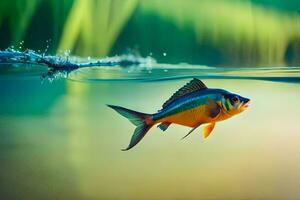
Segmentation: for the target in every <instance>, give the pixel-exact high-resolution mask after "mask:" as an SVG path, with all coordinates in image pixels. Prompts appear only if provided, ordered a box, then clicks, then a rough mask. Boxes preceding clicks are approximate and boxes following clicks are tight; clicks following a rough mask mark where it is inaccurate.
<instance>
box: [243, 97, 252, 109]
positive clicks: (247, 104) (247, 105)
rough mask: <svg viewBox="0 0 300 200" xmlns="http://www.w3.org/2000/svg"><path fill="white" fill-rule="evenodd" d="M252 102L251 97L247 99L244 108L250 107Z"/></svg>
mask: <svg viewBox="0 0 300 200" xmlns="http://www.w3.org/2000/svg"><path fill="white" fill-rule="evenodd" d="M250 103H251V100H250V99H249V100H248V101H245V102H244V103H243V104H244V105H243V108H244V109H246V108H248V107H249V105H250Z"/></svg>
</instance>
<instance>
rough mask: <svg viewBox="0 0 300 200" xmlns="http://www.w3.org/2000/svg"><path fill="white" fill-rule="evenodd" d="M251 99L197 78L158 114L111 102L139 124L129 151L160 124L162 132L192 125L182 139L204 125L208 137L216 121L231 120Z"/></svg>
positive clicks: (130, 119)
mask: <svg viewBox="0 0 300 200" xmlns="http://www.w3.org/2000/svg"><path fill="white" fill-rule="evenodd" d="M249 104H250V99H249V98H246V97H243V96H240V95H238V94H235V93H232V92H229V91H226V90H224V89H214V88H208V87H207V86H206V85H205V84H204V83H203V82H202V81H201V80H199V79H197V78H193V79H192V80H191V81H190V82H188V83H187V84H186V85H184V86H183V87H181V88H180V89H179V90H177V91H176V92H175V93H174V94H173V95H172V96H171V97H170V98H169V99H168V100H167V101H166V102H165V103H164V104H163V105H162V109H160V110H159V111H158V112H156V113H154V114H147V113H142V112H137V111H134V110H130V109H127V108H124V107H121V106H115V105H109V104H108V105H107V106H108V107H110V108H112V109H113V110H115V111H116V112H118V113H119V114H121V115H122V116H123V117H125V118H127V119H128V120H129V121H130V122H131V123H132V124H134V125H135V126H136V129H135V130H134V133H133V135H132V137H131V140H130V143H129V145H128V147H127V148H125V149H122V150H123V151H127V150H129V149H131V148H133V147H134V146H135V145H137V144H138V143H139V142H140V141H141V140H142V139H143V138H144V136H145V135H146V134H147V132H148V131H149V130H150V129H151V128H152V127H153V126H154V125H156V124H158V126H157V127H158V128H159V129H161V130H162V131H166V130H167V129H168V128H169V126H170V125H172V124H178V125H183V126H186V127H190V128H192V129H191V130H190V131H189V132H188V133H187V134H186V135H185V136H184V137H183V138H182V139H184V138H186V137H187V136H188V135H190V134H191V133H192V132H193V131H195V130H196V129H197V128H198V127H200V126H202V125H203V126H204V129H203V136H204V138H207V137H208V136H209V135H211V133H212V131H213V130H214V128H215V126H216V123H217V122H220V121H224V120H226V119H229V118H231V117H233V116H235V115H237V114H239V113H241V112H243V111H245V110H246V109H247V108H248V106H249Z"/></svg>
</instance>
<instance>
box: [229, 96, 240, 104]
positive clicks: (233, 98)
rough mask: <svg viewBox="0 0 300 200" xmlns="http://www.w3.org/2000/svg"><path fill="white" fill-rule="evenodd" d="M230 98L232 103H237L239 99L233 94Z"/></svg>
mask: <svg viewBox="0 0 300 200" xmlns="http://www.w3.org/2000/svg"><path fill="white" fill-rule="evenodd" d="M231 100H232V101H233V102H234V103H237V102H238V101H239V98H238V97H237V96H234V97H232V98H231Z"/></svg>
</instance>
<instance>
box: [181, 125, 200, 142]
mask: <svg viewBox="0 0 300 200" xmlns="http://www.w3.org/2000/svg"><path fill="white" fill-rule="evenodd" d="M199 126H201V124H198V125H197V126H195V127H194V128H193V129H192V130H190V131H189V132H188V134H186V135H185V136H184V137H183V138H181V139H182V140H183V139H184V138H186V137H187V136H189V134H191V133H192V132H193V131H194V130H196V129H197V128H198V127H199Z"/></svg>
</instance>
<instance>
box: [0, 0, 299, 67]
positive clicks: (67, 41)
mask: <svg viewBox="0 0 300 200" xmlns="http://www.w3.org/2000/svg"><path fill="white" fill-rule="evenodd" d="M22 41H24V44H23V45H21V46H23V49H24V48H30V49H34V50H41V51H44V50H45V49H46V47H47V45H49V49H48V53H51V54H55V53H62V52H64V51H66V50H70V51H71V53H72V54H73V55H78V56H82V57H88V56H92V57H104V56H113V55H116V54H118V55H119V54H124V53H128V52H131V53H132V52H133V53H138V54H140V55H142V56H149V55H151V56H152V57H154V58H156V59H157V60H158V61H159V62H165V63H181V62H185V63H190V64H203V65H211V66H238V67H249V66H250V67H255V66H295V65H299V64H300V55H299V53H300V1H299V0H285V1H282V0H63V1H62V0H30V1H29V0H1V1H0V48H1V49H6V48H7V47H8V46H11V45H12V46H14V48H19V47H20V42H22Z"/></svg>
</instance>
